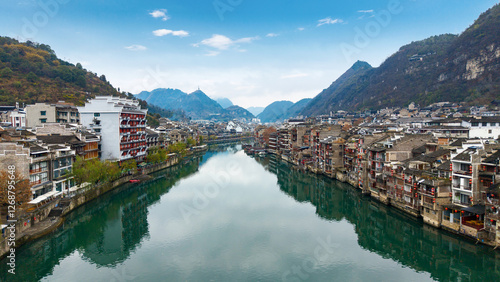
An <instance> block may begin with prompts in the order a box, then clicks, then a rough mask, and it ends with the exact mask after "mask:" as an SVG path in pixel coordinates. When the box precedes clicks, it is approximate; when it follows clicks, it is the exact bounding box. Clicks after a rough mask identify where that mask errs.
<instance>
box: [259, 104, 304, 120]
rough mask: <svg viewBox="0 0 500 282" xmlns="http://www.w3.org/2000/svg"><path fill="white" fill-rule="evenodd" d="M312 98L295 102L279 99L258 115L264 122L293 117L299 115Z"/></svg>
mask: <svg viewBox="0 0 500 282" xmlns="http://www.w3.org/2000/svg"><path fill="white" fill-rule="evenodd" d="M311 100H312V99H310V98H306V99H302V100H300V101H298V102H297V103H295V104H294V103H293V102H290V101H278V102H274V103H272V104H270V105H269V106H267V107H266V108H265V109H264V110H263V111H262V113H260V114H259V115H257V117H258V118H259V119H260V120H261V121H262V122H276V121H282V120H285V119H289V118H293V117H296V116H298V115H299V113H300V112H301V111H302V110H303V109H304V107H305V106H306V105H308V103H309V102H310V101H311Z"/></svg>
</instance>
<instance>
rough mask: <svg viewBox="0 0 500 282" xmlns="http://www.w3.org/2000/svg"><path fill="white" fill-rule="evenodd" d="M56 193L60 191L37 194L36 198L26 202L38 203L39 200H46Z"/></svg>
mask: <svg viewBox="0 0 500 282" xmlns="http://www.w3.org/2000/svg"><path fill="white" fill-rule="evenodd" d="M58 193H61V192H58V191H50V192H48V193H45V194H43V195H41V196H38V197H37V198H36V199H34V200H32V201H31V202H29V203H28V204H38V203H40V202H41V201H45V200H47V199H48V198H49V197H52V196H55V195H56V194H58Z"/></svg>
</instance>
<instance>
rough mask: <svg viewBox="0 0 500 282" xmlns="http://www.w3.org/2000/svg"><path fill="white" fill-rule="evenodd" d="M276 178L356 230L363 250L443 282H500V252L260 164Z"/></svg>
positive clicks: (343, 190) (276, 164)
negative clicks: (426, 273) (428, 274)
mask: <svg viewBox="0 0 500 282" xmlns="http://www.w3.org/2000/svg"><path fill="white" fill-rule="evenodd" d="M257 161H258V162H259V163H260V164H262V165H263V166H264V167H265V168H266V170H268V171H270V172H272V173H273V174H276V175H277V177H278V184H279V186H280V189H281V190H282V191H283V192H284V193H286V194H287V195H289V196H291V197H293V198H294V199H295V200H296V201H298V202H310V203H311V204H313V205H314V206H315V207H316V214H317V215H318V216H319V217H321V218H324V219H326V220H332V221H341V220H343V219H345V220H347V221H348V222H350V223H351V224H352V225H354V226H355V231H356V234H357V236H358V244H359V245H360V246H361V247H362V248H364V249H366V250H369V251H371V252H375V253H377V254H378V255H380V256H382V257H383V258H390V259H392V260H394V261H397V262H399V263H401V264H402V265H404V266H407V267H411V268H412V269H414V270H416V271H418V272H422V271H423V272H428V273H430V274H431V277H432V278H433V279H435V280H439V281H450V280H452V281H498V280H499V279H500V252H498V251H495V250H492V249H491V248H489V247H485V246H482V245H475V244H473V243H471V242H469V241H466V240H464V239H462V238H458V237H456V236H454V235H452V234H449V233H446V232H444V231H441V230H436V229H434V228H431V227H429V226H427V225H424V224H422V223H421V222H419V221H417V220H416V219H413V218H409V217H407V216H406V215H405V214H403V213H400V212H399V211H397V210H394V209H392V208H389V207H387V206H385V205H382V204H379V203H377V202H375V201H373V200H372V199H370V198H368V197H363V196H362V195H361V194H360V193H358V192H357V191H356V190H355V189H353V188H352V187H351V186H349V185H347V184H344V183H340V182H337V181H332V180H330V179H327V178H325V177H317V176H314V175H311V174H306V173H303V172H301V171H298V170H296V169H294V168H292V167H290V166H289V165H287V164H285V163H283V162H282V161H280V160H276V159H274V158H257Z"/></svg>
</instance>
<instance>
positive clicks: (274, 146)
mask: <svg viewBox="0 0 500 282" xmlns="http://www.w3.org/2000/svg"><path fill="white" fill-rule="evenodd" d="M278 149H279V147H278V133H277V132H272V133H271V134H269V144H268V150H269V152H270V153H271V154H277V153H278V152H279V151H278Z"/></svg>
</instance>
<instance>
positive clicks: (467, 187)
mask: <svg viewBox="0 0 500 282" xmlns="http://www.w3.org/2000/svg"><path fill="white" fill-rule="evenodd" d="M453 189H459V190H464V191H472V187H470V186H462V185H453Z"/></svg>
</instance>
